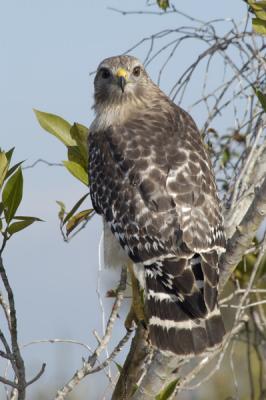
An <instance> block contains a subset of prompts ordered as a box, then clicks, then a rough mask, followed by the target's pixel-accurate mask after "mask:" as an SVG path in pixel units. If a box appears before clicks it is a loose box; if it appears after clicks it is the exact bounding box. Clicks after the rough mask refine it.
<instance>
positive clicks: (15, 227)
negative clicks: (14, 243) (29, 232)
mask: <svg viewBox="0 0 266 400" xmlns="http://www.w3.org/2000/svg"><path fill="white" fill-rule="evenodd" d="M33 222H34V220H28V221H19V222H13V223H12V224H10V225H9V227H8V228H7V232H8V233H9V235H10V236H11V235H14V233H17V232H19V231H22V229H25V228H27V226H29V225H31V224H33Z"/></svg>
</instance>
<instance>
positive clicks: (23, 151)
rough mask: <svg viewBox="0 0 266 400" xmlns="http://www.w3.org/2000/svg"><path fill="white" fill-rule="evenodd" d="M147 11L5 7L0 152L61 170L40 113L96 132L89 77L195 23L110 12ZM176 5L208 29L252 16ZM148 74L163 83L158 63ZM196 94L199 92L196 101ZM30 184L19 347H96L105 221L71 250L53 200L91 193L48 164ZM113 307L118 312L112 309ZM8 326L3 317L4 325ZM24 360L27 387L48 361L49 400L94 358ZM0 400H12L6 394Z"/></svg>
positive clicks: (15, 270) (189, 53) (19, 284)
mask: <svg viewBox="0 0 266 400" xmlns="http://www.w3.org/2000/svg"><path fill="white" fill-rule="evenodd" d="M145 3H146V2H145V0H134V1H129V0H123V1H121V0H120V1H118V0H117V1H115V0H108V1H107V0H104V1H100V0H76V1H73V0H72V1H70V0H57V1H55V0H45V1H38V0H16V1H14V0H9V1H3V0H2V1H0V19H1V23H0V49H1V50H0V51H1V61H0V110H1V111H0V112H1V129H0V147H1V148H3V149H4V150H8V149H9V148H11V147H13V146H15V147H16V149H15V157H14V159H15V160H16V161H19V160H23V159H25V160H26V163H25V164H26V165H29V164H31V163H32V162H34V161H35V160H37V159H38V158H43V159H46V160H48V161H53V162H60V161H61V160H63V159H65V157H66V155H65V149H64V146H63V145H61V144H60V143H59V142H58V141H57V140H56V139H55V138H53V137H52V136H50V135H49V134H48V133H45V132H44V131H42V129H41V128H40V127H39V125H38V123H37V122H36V119H35V117H34V114H33V112H32V108H36V109H40V110H43V111H47V112H52V113H55V114H59V115H61V116H62V117H63V118H65V119H67V120H68V121H70V122H74V121H78V122H80V123H83V124H85V125H89V124H90V122H91V120H92V118H93V112H92V110H91V106H92V104H93V100H92V93H93V76H90V75H89V73H90V72H91V71H93V70H95V69H96V67H97V65H98V64H99V62H100V61H101V60H102V59H103V58H106V57H108V56H112V55H117V54H120V53H122V52H124V51H125V50H127V49H128V48H129V47H131V46H132V45H133V44H135V43H136V42H138V41H139V40H140V39H142V38H143V37H145V36H149V35H151V34H152V33H155V32H158V31H160V30H162V29H165V28H174V27H178V26H180V25H183V24H186V25H188V21H187V20H185V19H184V18H182V17H181V16H178V15H176V14H173V15H171V16H162V17H159V16H148V15H143V16H141V15H129V16H122V15H120V14H118V13H115V12H113V11H110V10H108V9H107V7H108V6H109V7H111V6H112V7H116V8H122V9H125V10H141V9H145ZM174 4H175V5H176V6H177V7H178V6H179V4H180V9H181V10H182V11H184V12H186V13H187V14H190V15H193V16H195V17H197V18H199V19H203V20H206V21H207V20H209V19H215V18H225V17H233V18H235V19H236V20H237V21H239V20H241V19H243V18H244V16H245V15H246V6H245V4H244V2H243V1H241V0H234V1H232V0H224V1H220V0H201V1H196V0H194V1H193V0H186V2H179V1H175V2H174ZM146 9H147V8H146ZM149 10H150V9H149ZM193 46H195V43H192V44H191V48H190V49H188V50H186V49H185V48H184V47H182V53H181V50H180V51H179V53H177V54H178V57H176V62H177V65H175V67H176V68H177V71H180V73H181V72H182V70H183V69H184V67H185V65H186V60H188V59H190V60H191V59H192V58H193ZM146 51H147V48H144V47H141V48H138V49H136V50H135V51H134V55H136V56H138V57H139V58H141V59H143V58H144V57H145V55H146ZM172 68H173V67H172ZM148 70H149V73H150V75H151V76H152V78H153V79H154V80H156V78H157V73H158V68H156V63H153V64H151V66H150V67H149V68H148ZM177 76H178V75H177ZM213 79H215V76H213ZM171 83H173V80H172V79H171V71H170V70H169V71H168V75H167V74H164V76H163V82H162V84H163V85H162V87H163V88H165V89H166V90H168V89H169V88H170V84H171ZM196 91H197V88H196V87H195V95H196ZM192 100H193V98H192ZM185 105H186V104H184V106H185ZM193 117H194V118H195V120H196V121H199V119H200V115H197V114H193ZM24 180H25V186H24V187H25V189H24V193H25V194H24V201H23V204H22V206H21V209H20V214H22V215H33V216H38V217H40V218H42V219H44V220H45V221H46V222H44V223H36V224H35V225H34V226H32V227H30V228H28V229H27V230H26V231H25V232H21V233H19V234H17V235H16V237H15V238H14V239H12V241H10V242H9V243H8V246H7V249H6V251H5V252H4V263H5V265H6V269H7V271H8V275H9V278H10V281H11V284H12V287H13V289H14V293H15V300H16V306H17V313H18V327H19V338H20V342H21V343H27V342H29V341H32V340H35V339H42V338H59V337H64V338H70V339H76V340H80V341H83V342H86V343H88V344H90V345H91V346H92V348H94V346H95V339H94V337H93V335H92V330H93V329H97V330H98V331H99V332H100V331H101V317H100V308H99V303H98V300H97V295H96V283H97V282H96V281H97V268H98V242H99V237H100V228H101V226H100V220H99V218H94V219H93V221H92V222H91V224H89V225H88V227H87V228H86V230H84V231H83V232H81V233H80V234H79V235H78V237H76V238H75V239H74V240H73V241H72V242H71V243H70V244H66V243H64V242H63V241H62V238H61V236H60V233H59V228H58V220H57V211H58V207H57V205H56V203H55V200H63V201H65V203H66V204H67V206H68V207H71V206H72V205H73V204H74V202H75V201H77V200H78V199H79V197H81V195H82V194H84V193H85V192H86V188H85V187H84V188H83V187H82V184H79V183H78V182H75V180H74V179H73V178H72V177H71V176H70V175H69V174H68V173H67V171H66V170H65V169H63V168H60V167H47V166H44V165H41V164H39V165H38V166H36V167H35V168H33V169H29V170H25V171H24ZM115 282H116V278H115V277H114V276H113V275H112V276H111V275H110V272H104V273H103V292H105V291H106V290H107V289H109V288H112V287H114V284H115ZM105 302H106V303H107V304H111V301H110V300H106V301H105ZM2 321H3V320H2V315H1V316H0V324H1V325H2V323H3V322H2ZM123 333H124V328H123V322H122V321H121V322H119V323H118V324H117V329H116V337H115V338H116V340H118V339H119V338H120V337H121V336H122V334H123ZM23 355H24V357H25V362H26V366H27V367H28V368H27V374H28V377H29V378H30V377H32V375H33V374H34V373H35V372H37V370H38V369H39V368H40V367H41V364H42V362H47V367H46V372H45V375H44V376H43V377H42V378H41V379H40V380H39V381H38V382H37V383H35V384H34V385H33V386H32V387H31V388H30V389H29V391H28V393H29V394H28V399H30V400H31V399H34V398H35V396H36V393H37V392H38V391H39V390H43V391H44V393H45V396H44V399H51V398H52V397H53V393H54V391H55V389H56V388H58V387H59V386H60V384H62V383H64V382H65V381H66V379H68V378H70V376H71V375H72V374H73V373H74V371H75V370H76V369H77V368H79V367H80V366H81V356H82V355H83V356H86V354H85V351H84V350H80V349H79V348H78V347H76V346H72V345H61V344H56V345H50V344H40V345H35V346H32V347H29V348H28V349H26V350H25V351H24V352H23ZM0 366H2V365H1V364H0ZM1 373H2V371H1ZM101 380H102V384H101V385H98V384H99V383H100V382H101ZM106 383H107V381H106V380H103V376H101V378H97V377H96V376H90V377H88V378H87V379H86V384H85V385H82V387H81V389H79V390H77V393H79V397H78V398H79V399H80V400H83V399H88V398H90V399H92V400H94V399H95V400H96V399H101V398H102V396H101V395H100V393H103V389H104V385H105V384H106ZM97 385H98V386H97ZM85 386H86V390H90V396H89V397H88V394H83V395H82V393H86V392H83V389H84V390H85ZM87 393H88V392H87ZM0 399H4V392H3V390H2V389H0Z"/></svg>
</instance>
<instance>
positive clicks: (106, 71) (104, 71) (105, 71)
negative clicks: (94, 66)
mask: <svg viewBox="0 0 266 400" xmlns="http://www.w3.org/2000/svg"><path fill="white" fill-rule="evenodd" d="M110 75H111V73H110V71H109V69H107V68H102V69H101V77H102V78H103V79H108V78H109V77H110Z"/></svg>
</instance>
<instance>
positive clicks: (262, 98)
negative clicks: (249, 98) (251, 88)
mask: <svg viewBox="0 0 266 400" xmlns="http://www.w3.org/2000/svg"><path fill="white" fill-rule="evenodd" d="M255 92H256V95H257V97H258V99H259V101H260V103H261V105H262V108H263V110H264V111H265V112H266V95H265V94H263V93H262V92H261V91H260V90H259V89H256V90H255Z"/></svg>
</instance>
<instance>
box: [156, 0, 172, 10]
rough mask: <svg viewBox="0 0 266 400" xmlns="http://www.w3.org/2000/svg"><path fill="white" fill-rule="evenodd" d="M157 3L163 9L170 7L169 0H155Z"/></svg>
mask: <svg viewBox="0 0 266 400" xmlns="http://www.w3.org/2000/svg"><path fill="white" fill-rule="evenodd" d="M157 4H158V6H159V7H160V8H161V9H162V10H164V11H166V10H167V8H169V7H170V4H169V0H157Z"/></svg>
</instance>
